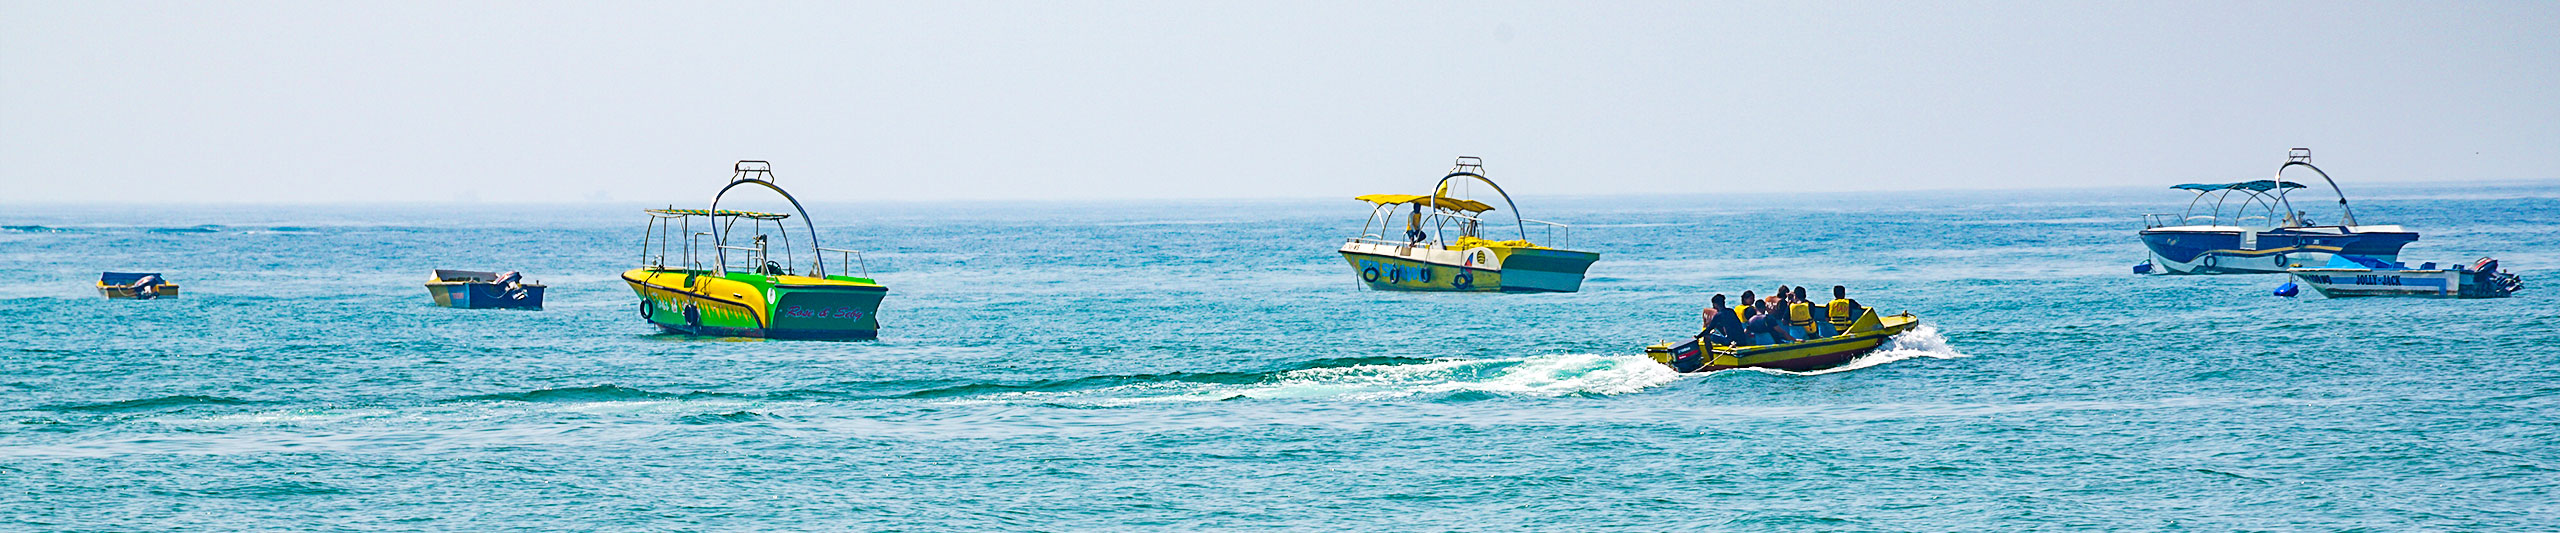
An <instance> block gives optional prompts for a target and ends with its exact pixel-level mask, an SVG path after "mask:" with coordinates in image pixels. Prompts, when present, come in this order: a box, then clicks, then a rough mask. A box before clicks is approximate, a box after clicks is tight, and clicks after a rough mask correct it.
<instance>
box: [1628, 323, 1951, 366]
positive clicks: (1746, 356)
mask: <svg viewBox="0 0 2560 533" xmlns="http://www.w3.org/2000/svg"><path fill="white" fill-rule="evenodd" d="M1843 316H1845V315H1843ZM1919 326H1920V317H1916V316H1911V313H1910V312H1908V311H1905V312H1903V313H1902V314H1898V315H1887V316H1879V315H1877V314H1876V311H1875V310H1874V309H1867V308H1861V309H1859V313H1858V319H1857V320H1856V321H1855V322H1851V323H1850V324H1849V327H1847V328H1842V329H1840V330H1838V331H1836V332H1833V331H1829V330H1830V329H1831V328H1829V327H1824V328H1822V329H1823V330H1825V331H1823V332H1824V333H1832V335H1830V336H1827V337H1814V338H1809V339H1804V340H1799V341H1795V342H1788V343H1771V344H1756V345H1755V344H1733V345H1724V344H1709V345H1707V346H1706V350H1704V351H1701V350H1699V349H1698V348H1699V345H1700V344H1702V343H1704V342H1705V341H1703V340H1701V339H1698V338H1691V339H1689V340H1688V341H1686V342H1680V343H1676V344H1675V343H1668V342H1666V343H1661V344H1655V345H1652V346H1646V347H1645V348H1644V353H1645V355H1648V356H1652V357H1653V360H1654V361H1655V362H1658V363H1662V364H1664V365H1669V366H1670V367H1671V369H1672V370H1677V371H1680V372H1712V371H1717V370H1725V369H1732V368H1742V367H1760V368H1775V369H1780V370H1820V369H1825V368H1831V367H1835V366H1840V365H1845V364H1849V361H1851V360H1855V359H1857V358H1858V356H1861V355H1866V354H1868V353H1872V352H1874V351H1876V348H1879V347H1882V346H1884V342H1885V341H1887V340H1891V339H1892V338H1893V336H1895V335H1901V334H1902V332H1905V331H1910V330H1911V328H1915V327H1919ZM1764 340H1765V339H1764Z"/></svg>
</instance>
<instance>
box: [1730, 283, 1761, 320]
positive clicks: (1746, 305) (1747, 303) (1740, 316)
mask: <svg viewBox="0 0 2560 533" xmlns="http://www.w3.org/2000/svg"><path fill="white" fill-rule="evenodd" d="M1759 302H1760V298H1759V296H1758V295H1756V294H1752V292H1751V291H1750V290H1747V289H1746V290H1744V291H1742V305H1736V306H1733V318H1734V319H1737V320H1750V319H1751V313H1750V311H1751V305H1752V304H1755V303H1759Z"/></svg>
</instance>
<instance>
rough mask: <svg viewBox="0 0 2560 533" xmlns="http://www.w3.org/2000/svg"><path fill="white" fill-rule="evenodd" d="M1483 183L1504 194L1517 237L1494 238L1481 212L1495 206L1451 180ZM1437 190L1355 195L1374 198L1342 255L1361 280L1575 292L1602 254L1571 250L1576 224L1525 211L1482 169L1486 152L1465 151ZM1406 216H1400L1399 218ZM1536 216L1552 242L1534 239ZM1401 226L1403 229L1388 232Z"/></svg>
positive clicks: (1389, 286)
mask: <svg viewBox="0 0 2560 533" xmlns="http://www.w3.org/2000/svg"><path fill="white" fill-rule="evenodd" d="M1457 180H1473V181H1472V182H1470V181H1458V184H1461V185H1465V184H1470V183H1483V184H1485V186H1486V187H1490V188H1492V189H1493V192H1494V194H1496V195H1500V196H1501V197H1502V204H1503V206H1504V207H1507V208H1510V209H1511V213H1512V222H1513V223H1514V224H1518V225H1519V234H1518V235H1519V238H1518V239H1513V240H1493V238H1489V237H1486V236H1485V235H1483V234H1482V233H1481V232H1480V230H1481V229H1483V223H1484V220H1483V219H1482V218H1479V215H1482V214H1484V213H1486V212H1489V211H1493V210H1494V207H1493V206H1492V205H1489V204H1486V203H1484V202H1481V201H1476V200H1472V199H1466V198H1457V197H1452V196H1450V194H1449V193H1450V185H1451V184H1452V183H1451V182H1452V181H1457ZM1431 190H1432V193H1431V194H1425V195H1415V194H1372V195H1367V196H1361V197H1358V198H1355V199H1357V200H1360V201H1363V202H1369V203H1370V204H1373V207H1371V208H1370V210H1369V221H1368V222H1367V223H1365V224H1363V225H1362V226H1361V231H1360V236H1358V237H1352V238H1351V239H1350V240H1349V242H1345V243H1343V244H1342V258H1343V260H1345V261H1348V262H1350V263H1351V271H1352V272H1353V273H1354V274H1355V275H1357V276H1359V277H1360V282H1361V283H1364V284H1367V285H1368V286H1369V288H1371V289H1377V290H1382V291H1461V292H1574V291H1579V290H1582V277H1583V274H1584V273H1585V272H1587V271H1589V270H1590V269H1591V263H1593V262H1596V261H1599V260H1600V254H1598V253H1595V252H1583V251H1575V250H1568V249H1564V248H1562V247H1564V246H1571V245H1572V239H1573V228H1572V227H1571V226H1566V225H1564V224H1557V223H1554V222H1547V221H1543V220H1531V219H1527V218H1521V217H1520V216H1519V213H1520V207H1519V206H1518V205H1517V204H1513V203H1512V202H1511V195H1510V194H1509V193H1506V192H1503V190H1502V186H1501V185H1496V184H1494V183H1493V180H1492V179H1489V178H1486V177H1484V160H1483V159H1480V158H1476V157H1471V156H1470V157H1459V158H1458V162H1457V164H1456V166H1455V168H1452V169H1450V171H1449V174H1448V175H1447V176H1442V177H1441V178H1440V183H1439V184H1437V185H1435V186H1433V187H1432V188H1431ZM1399 222H1401V224H1399ZM1532 224H1535V225H1536V226H1535V227H1537V228H1539V229H1540V230H1541V231H1542V235H1540V237H1541V239H1543V240H1545V241H1546V242H1547V243H1548V244H1550V245H1554V246H1556V247H1550V246H1547V245H1541V244H1538V243H1534V242H1530V240H1529V228H1531V227H1532V226H1531V225H1532ZM1399 226H1401V227H1402V228H1403V230H1404V232H1403V233H1402V234H1401V235H1398V236H1396V237H1389V236H1388V235H1387V234H1388V232H1390V231H1392V230H1394V229H1396V228H1398V227H1399Z"/></svg>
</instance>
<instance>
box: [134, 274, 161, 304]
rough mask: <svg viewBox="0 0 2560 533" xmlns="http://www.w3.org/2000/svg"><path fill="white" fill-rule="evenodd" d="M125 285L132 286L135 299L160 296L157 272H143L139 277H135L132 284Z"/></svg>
mask: <svg viewBox="0 0 2560 533" xmlns="http://www.w3.org/2000/svg"><path fill="white" fill-rule="evenodd" d="M126 286H127V287H132V288H133V298H134V299H136V300H149V299H152V298H159V297H160V275H158V274H145V275H143V276H142V277H140V278H135V279H134V280H133V284H132V285H126Z"/></svg>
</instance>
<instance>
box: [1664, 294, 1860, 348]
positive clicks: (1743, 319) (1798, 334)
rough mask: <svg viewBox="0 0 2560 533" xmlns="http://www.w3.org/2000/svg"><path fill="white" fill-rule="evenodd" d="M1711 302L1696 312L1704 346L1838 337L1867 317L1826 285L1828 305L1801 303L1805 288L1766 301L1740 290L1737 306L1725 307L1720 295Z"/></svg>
mask: <svg viewBox="0 0 2560 533" xmlns="http://www.w3.org/2000/svg"><path fill="white" fill-rule="evenodd" d="M1710 302H1712V303H1713V305H1709V306H1707V309H1706V310H1705V311H1702V312H1700V313H1699V314H1700V316H1701V318H1703V319H1705V324H1706V325H1705V327H1704V328H1703V329H1702V330H1700V331H1699V332H1698V338H1699V339H1700V340H1702V341H1705V342H1706V343H1709V344H1726V345H1732V344H1740V345H1750V346H1759V345H1768V344H1781V343H1789V342H1795V341H1799V340H1805V339H1815V338H1822V337H1829V336H1833V335H1839V334H1840V333H1841V332H1843V331H1847V330H1848V329H1849V326H1850V325H1852V324H1856V323H1857V321H1858V315H1859V314H1862V313H1865V312H1866V309H1865V308H1862V307H1859V306H1858V301H1857V300H1851V299H1849V288H1848V287H1844V286H1840V285H1833V286H1831V301H1830V302H1829V303H1824V304H1821V305H1815V304H1814V303H1813V302H1811V301H1807V300H1805V297H1804V287H1792V288H1790V287H1787V286H1785V285H1779V286H1778V292H1777V294H1776V295H1774V296H1770V297H1767V298H1761V297H1759V295H1758V294H1754V293H1752V292H1751V291H1742V305H1737V306H1733V307H1725V305H1724V304H1725V300H1724V295H1723V294H1717V295H1715V298H1713V299H1711V300H1710Z"/></svg>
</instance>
